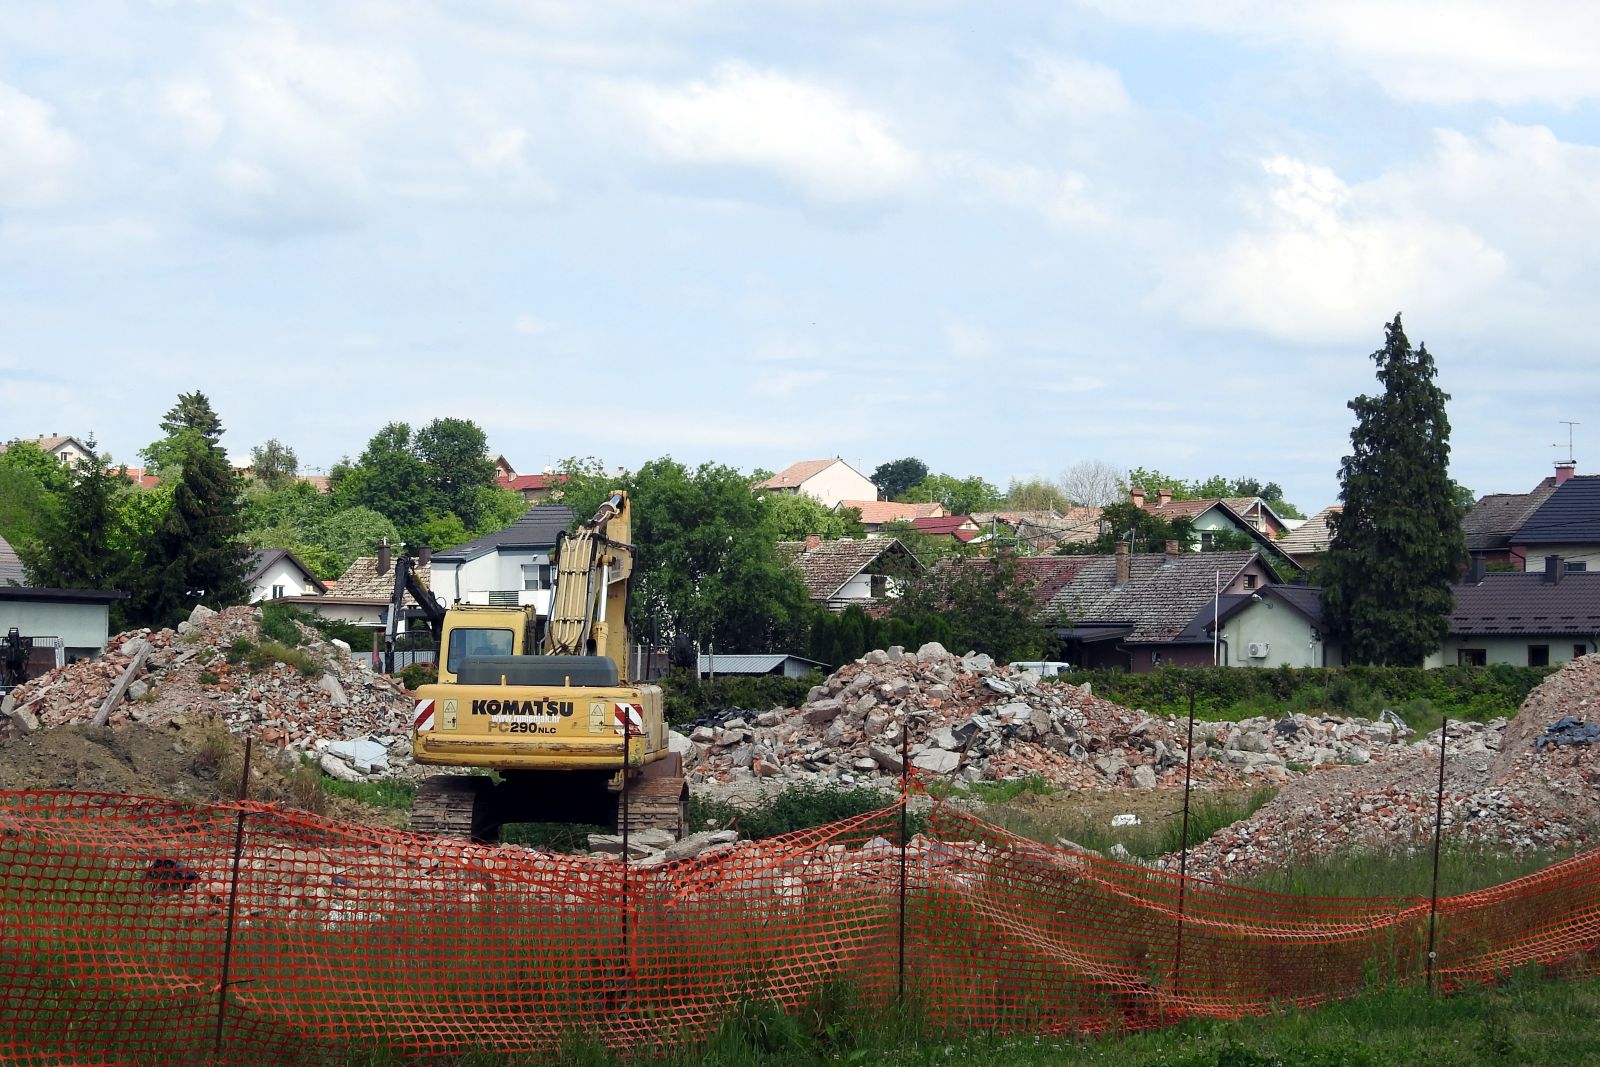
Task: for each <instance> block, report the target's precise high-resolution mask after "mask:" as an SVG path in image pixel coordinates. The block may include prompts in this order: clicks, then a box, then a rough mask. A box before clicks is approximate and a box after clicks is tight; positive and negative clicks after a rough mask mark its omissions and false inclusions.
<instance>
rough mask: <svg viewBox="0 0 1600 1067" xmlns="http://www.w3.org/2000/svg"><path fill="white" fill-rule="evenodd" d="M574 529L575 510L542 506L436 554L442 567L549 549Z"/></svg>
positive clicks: (561, 506)
mask: <svg viewBox="0 0 1600 1067" xmlns="http://www.w3.org/2000/svg"><path fill="white" fill-rule="evenodd" d="M571 525H572V509H571V508H569V507H567V505H565V504H539V505H538V506H536V507H531V508H529V509H528V511H527V513H526V514H525V515H523V516H522V518H520V519H518V520H517V521H516V522H514V523H512V524H511V525H510V526H507V527H506V528H505V529H504V530H500V531H498V532H496V533H492V534H484V535H483V536H482V537H478V538H474V539H473V540H471V541H468V542H467V543H466V544H464V545H457V546H456V547H454V548H447V549H445V550H444V551H443V552H435V553H434V554H433V558H434V559H436V560H438V561H439V562H441V563H465V562H466V561H467V560H470V559H477V558H478V557H479V556H482V555H485V554H487V553H489V552H495V551H498V550H500V549H514V548H550V547H552V546H554V545H555V543H556V538H557V537H558V536H559V535H560V534H561V533H562V532H563V531H565V530H566V529H567V528H568V527H570V526H571ZM341 580H342V579H341Z"/></svg>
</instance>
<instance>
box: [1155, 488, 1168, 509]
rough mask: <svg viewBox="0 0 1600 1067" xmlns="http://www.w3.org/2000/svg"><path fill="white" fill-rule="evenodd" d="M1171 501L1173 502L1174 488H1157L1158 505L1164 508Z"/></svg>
mask: <svg viewBox="0 0 1600 1067" xmlns="http://www.w3.org/2000/svg"><path fill="white" fill-rule="evenodd" d="M1170 503H1172V490H1171V489H1157V490H1156V507H1158V508H1164V507H1166V506H1167V505H1168V504H1170Z"/></svg>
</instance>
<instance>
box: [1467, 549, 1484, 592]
mask: <svg viewBox="0 0 1600 1067" xmlns="http://www.w3.org/2000/svg"><path fill="white" fill-rule="evenodd" d="M1487 571H1488V564H1487V562H1486V561H1485V560H1484V558H1483V553H1482V552H1474V553H1473V554H1472V567H1471V569H1470V570H1469V571H1468V572H1467V581H1469V582H1471V583H1472V584H1473V585H1482V584H1483V576H1484V574H1485V573H1486V572H1487Z"/></svg>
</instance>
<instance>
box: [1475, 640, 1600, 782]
mask: <svg viewBox="0 0 1600 1067" xmlns="http://www.w3.org/2000/svg"><path fill="white" fill-rule="evenodd" d="M1569 717H1570V718H1574V719H1581V720H1584V721H1594V720H1596V719H1600V655H1593V656H1581V657H1579V658H1578V659H1575V660H1572V661H1571V662H1569V663H1567V664H1566V665H1565V666H1563V667H1562V668H1561V669H1560V670H1559V671H1556V672H1555V673H1554V674H1552V675H1550V677H1548V678H1546V679H1545V680H1544V681H1542V682H1540V683H1539V685H1538V687H1537V688H1535V689H1534V691H1533V692H1531V693H1529V694H1528V699H1526V700H1524V701H1523V702H1522V707H1521V709H1519V710H1518V712H1517V716H1516V718H1514V719H1512V720H1511V722H1510V724H1509V725H1507V726H1506V733H1505V740H1504V743H1503V744H1502V746H1501V749H1500V755H1499V756H1498V757H1497V758H1496V759H1495V761H1494V766H1493V767H1492V769H1491V773H1492V774H1493V775H1494V777H1495V780H1496V781H1501V782H1504V781H1508V780H1511V779H1514V778H1519V777H1524V776H1526V774H1527V773H1528V770H1529V768H1530V767H1531V766H1533V765H1535V764H1537V763H1543V764H1545V765H1546V766H1547V767H1548V768H1549V769H1550V770H1553V771H1556V772H1565V771H1570V770H1573V769H1576V768H1577V767H1578V766H1580V765H1583V764H1587V765H1589V766H1590V768H1591V769H1593V770H1597V771H1600V746H1596V745H1571V746H1555V747H1550V746H1546V747H1545V748H1544V749H1543V750H1542V751H1537V743H1538V741H1539V739H1540V738H1542V737H1543V736H1544V735H1545V732H1546V731H1547V730H1548V729H1549V728H1550V727H1551V726H1552V725H1554V724H1555V723H1556V722H1557V720H1559V719H1563V718H1569ZM1532 756H1538V757H1539V758H1538V759H1537V760H1530V759H1528V757H1532ZM1563 756H1565V757H1567V758H1562V757H1563Z"/></svg>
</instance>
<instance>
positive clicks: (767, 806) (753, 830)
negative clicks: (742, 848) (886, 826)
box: [689, 785, 894, 841]
mask: <svg viewBox="0 0 1600 1067" xmlns="http://www.w3.org/2000/svg"><path fill="white" fill-rule="evenodd" d="M893 800H894V798H893V797H892V796H891V795H890V794H888V793H885V792H883V791H881V790H878V789H867V788H862V787H856V788H851V787H846V786H826V785H798V786H790V787H788V788H787V789H784V790H783V791H781V792H778V793H775V794H773V795H772V796H771V797H770V798H769V799H767V800H765V801H763V802H761V803H759V804H755V805H751V806H748V807H742V806H740V805H738V804H733V803H729V802H728V801H725V800H711V799H708V798H704V797H698V796H694V795H692V794H691V796H690V798H689V828H690V829H691V830H706V829H718V830H720V829H723V828H724V827H733V828H735V829H737V830H739V831H740V833H742V834H743V835H744V836H746V837H748V838H749V839H750V840H752V841H763V840H766V839H767V838H769V837H777V836H779V835H780V834H787V833H793V832H794V831H796V830H809V829H810V828H812V827H814V826H826V825H827V824H828V823H831V822H837V821H838V820H840V819H848V818H851V817H852V816H855V815H862V814H865V813H866V812H869V811H877V810H878V809H879V808H883V807H887V806H888V805H889V804H890V803H892V802H893Z"/></svg>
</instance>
